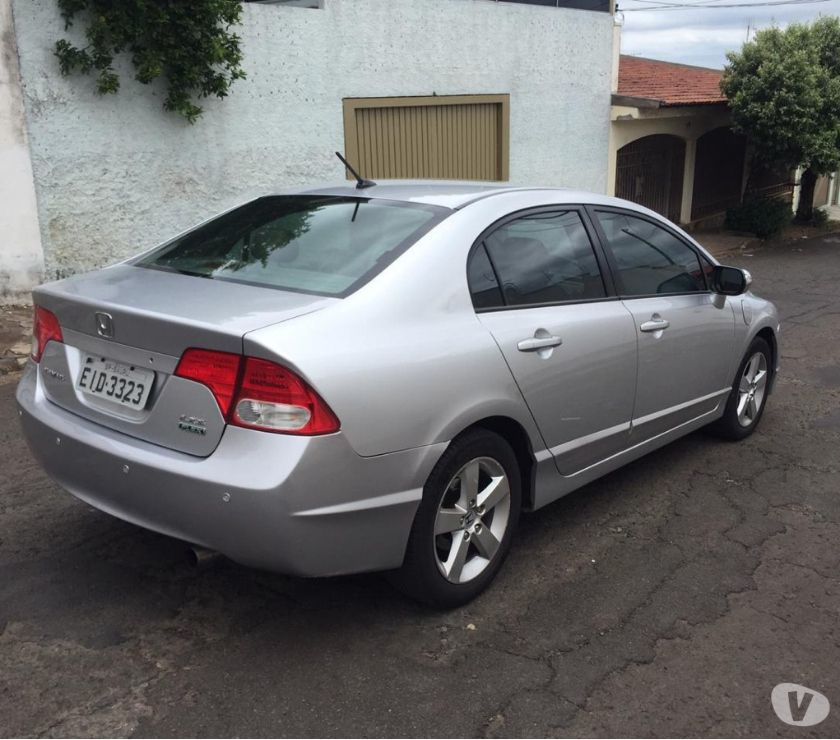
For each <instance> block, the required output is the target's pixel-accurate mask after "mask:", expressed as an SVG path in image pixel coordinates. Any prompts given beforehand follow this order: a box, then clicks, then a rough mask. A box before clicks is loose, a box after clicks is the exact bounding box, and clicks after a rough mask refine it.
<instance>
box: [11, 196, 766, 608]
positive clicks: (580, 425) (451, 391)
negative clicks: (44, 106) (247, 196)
mask: <svg viewBox="0 0 840 740" xmlns="http://www.w3.org/2000/svg"><path fill="white" fill-rule="evenodd" d="M360 185H361V187H353V186H352V185H340V186H337V187H331V188H323V189H317V190H308V191H301V192H294V193H283V194H276V195H268V196H266V197H262V198H258V199H256V200H253V201H251V202H249V203H246V204H245V205H242V206H240V207H238V208H235V209H233V210H231V211H228V212H226V213H224V214H222V215H220V216H217V217H215V218H213V219H211V220H209V221H207V222H205V223H203V224H201V225H199V226H198V227H196V228H194V229H191V230H189V231H187V232H185V233H183V234H181V235H179V236H177V237H176V238H175V239H173V240H171V241H169V242H167V243H166V244H164V245H162V246H160V247H157V248H155V249H153V250H151V251H149V252H146V253H144V254H141V255H139V256H137V257H135V258H133V259H130V260H128V261H126V262H123V263H120V264H117V265H114V266H111V267H108V268H106V269H103V270H99V271H96V272H92V273H89V274H85V275H79V276H76V277H72V278H69V279H66V280H61V281H58V282H55V283H50V284H48V285H44V286H42V287H40V288H38V289H36V290H35V291H34V303H35V330H34V339H33V349H32V362H30V363H29V365H28V367H27V368H26V371H25V373H24V376H23V379H22V380H21V382H20V386H19V388H18V391H17V400H18V404H19V408H20V414H21V419H22V423H23V428H24V431H25V434H26V437H27V439H28V440H29V443H30V445H31V448H32V450H33V452H34V453H35V455H36V456H37V457H38V459H39V460H40V462H41V464H42V465H43V466H44V468H45V469H46V470H47V472H48V473H49V474H50V475H51V476H52V477H53V478H54V479H55V480H56V481H57V482H58V483H59V484H60V485H61V486H62V487H64V488H65V489H67V490H68V491H70V493H72V494H73V495H75V496H77V497H78V498H80V499H82V500H83V501H86V502H88V503H89V504H91V505H92V506H95V507H97V508H99V509H101V510H103V511H106V512H108V513H110V514H113V515H115V516H117V517H120V518H122V519H125V520H127V521H129V522H133V523H135V524H137V525H140V526H142V527H147V528H149V529H152V530H155V531H157V532H162V533H164V534H167V535H171V536H174V537H178V538H181V539H183V540H186V541H188V542H191V543H194V544H196V545H199V546H201V547H204V548H208V549H211V550H213V551H216V552H221V553H223V554H225V555H227V556H228V557H230V558H232V559H234V560H236V561H238V562H241V563H244V564H247V565H250V566H255V567H262V568H269V569H273V570H277V571H281V572H285V573H290V574H297V575H303V576H326V575H333V574H340V573H354V572H360V571H374V570H390V571H392V574H391V575H392V577H393V580H394V582H395V583H397V584H398V585H399V586H400V587H401V588H402V589H403V590H404V591H406V592H407V593H409V594H411V595H412V596H414V597H416V598H418V599H422V600H425V601H427V602H430V603H433V604H437V605H440V606H452V605H456V604H460V603H464V602H466V601H468V600H469V599H471V598H473V597H474V596H475V595H477V594H478V593H479V592H480V591H481V590H482V589H484V588H485V587H486V586H487V585H488V584H489V582H490V581H491V580H492V579H493V577H494V576H495V575H496V573H497V572H498V570H499V568H500V566H501V565H502V561H503V560H504V558H505V555H506V554H507V552H508V549H509V548H510V544H511V538H512V537H513V535H514V531H515V529H516V525H517V520H518V518H519V514H520V512H521V511H522V510H534V509H539V508H540V507H542V506H545V505H546V504H549V503H551V502H552V501H554V500H555V499H557V498H559V497H561V496H563V495H565V494H567V493H569V492H570V491H573V490H575V489H576V488H579V487H580V486H582V485H584V484H586V483H588V482H590V481H592V480H594V479H596V478H598V477H599V476H602V475H604V474H605V473H608V472H609V471H611V470H615V469H616V468H618V467H619V466H621V465H624V464H625V463H627V462H629V461H631V460H634V459H636V458H638V457H640V456H642V455H644V454H646V453H648V452H650V451H651V450H654V449H656V448H658V447H661V446H662V445H664V444H667V443H668V442H671V441H672V440H674V439H676V438H678V437H681V436H683V435H685V434H688V433H689V432H692V431H693V430H695V429H698V428H700V427H703V426H706V425H712V427H713V428H714V429H715V430H716V431H717V432H718V433H719V434H721V435H723V436H725V437H728V438H730V439H740V438H743V437H746V436H747V435H748V434H750V433H751V432H752V431H753V430H754V429H755V427H756V425H757V424H758V422H759V420H760V418H761V415H762V411H763V410H764V406H765V403H766V401H767V397H768V394H769V392H770V390H771V387H772V384H773V379H774V377H775V374H776V369H777V362H778V357H779V350H778V337H779V320H778V316H777V313H776V309H775V308H774V306H773V305H772V304H771V303H769V302H768V301H766V300H762V299H761V298H758V297H757V296H755V295H753V294H752V293H751V292H750V291H749V286H750V277H749V275H748V274H747V273H746V272H744V271H742V270H739V269H736V268H731V267H724V266H721V265H719V264H718V263H717V261H716V260H715V259H714V258H713V257H711V256H710V255H709V254H708V253H707V252H706V251H705V250H704V249H703V248H702V247H701V246H700V245H699V244H698V243H697V242H696V241H695V240H694V239H692V238H691V237H690V236H689V235H688V234H686V233H685V232H683V231H682V230H681V229H679V228H678V227H676V226H674V225H673V224H671V223H669V222H668V221H666V220H664V219H663V218H661V217H660V216H658V215H657V214H655V213H653V212H651V211H649V210H647V209H644V208H641V207H639V206H637V205H634V204H632V203H628V202H626V201H621V200H617V199H614V198H608V197H604V196H600V195H594V194H592V193H585V192H576V191H569V190H558V189H537V188H513V187H497V186H490V185H474V184H458V183H428V182H423V183H387V184H379V185H372V184H370V183H367V182H363V183H360Z"/></svg>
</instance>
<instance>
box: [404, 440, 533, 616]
mask: <svg viewBox="0 0 840 740" xmlns="http://www.w3.org/2000/svg"><path fill="white" fill-rule="evenodd" d="M505 488H507V494H506V495H505ZM521 502H522V491H521V481H520V471H519V464H518V462H517V459H516V455H515V454H514V452H513V450H512V449H511V447H510V445H509V444H508V443H507V442H506V441H505V440H504V439H503V438H502V437H500V436H499V435H498V434H495V433H494V432H491V431H489V430H486V429H474V430H470V431H468V432H465V433H464V434H462V435H461V436H460V437H457V438H456V439H455V440H453V442H452V444H451V445H450V446H449V447H448V449H447V450H446V452H444V453H443V455H442V456H441V458H440V460H438V462H437V464H436V465H435V467H434V469H433V470H432V472H431V474H430V475H429V478H428V480H427V481H426V485H425V486H424V488H423V498H422V500H421V502H420V506H419V508H418V510H417V514H416V515H415V518H414V522H413V524H412V527H411V534H410V536H409V540H408V546H407V548H406V555H405V560H404V562H403V566H402V568H400V569H399V570H397V571H394V572H393V573H391V574H390V580H391V582H392V583H393V584H394V585H395V586H396V587H397V588H398V589H399V590H401V591H402V592H403V593H405V594H407V595H408V596H410V597H411V598H413V599H416V600H417V601H420V602H423V603H425V604H429V605H431V606H434V607H438V608H454V607H457V606H461V605H462V604H466V603H467V602H469V601H471V600H472V599H474V598H475V597H476V596H478V594H480V593H481V592H482V591H483V590H484V589H485V588H487V586H488V585H489V584H490V582H491V581H492V580H493V578H494V577H495V576H496V573H498V571H499V568H501V566H502V563H503V562H504V560H505V557H506V556H507V554H508V551H509V550H510V544H511V540H512V538H513V535H514V532H515V530H516V526H517V523H518V521H519V512H520V509H521ZM490 504H492V506H490ZM459 516H460V521H459V519H458V517H459ZM442 530H451V531H442ZM488 556H489V557H488Z"/></svg>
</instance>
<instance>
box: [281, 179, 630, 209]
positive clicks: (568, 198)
mask: <svg viewBox="0 0 840 740" xmlns="http://www.w3.org/2000/svg"><path fill="white" fill-rule="evenodd" d="M529 191H539V192H543V193H545V192H546V191H549V192H552V193H556V198H555V199H554V201H555V202H556V203H593V204H596V205H619V204H625V203H626V202H625V201H622V200H620V199H618V198H611V197H609V196H606V195H599V194H597V193H589V192H586V191H584V190H572V189H568V188H548V187H545V188H544V187H521V186H516V185H510V184H496V183H488V182H458V181H451V180H445V181H437V180H381V181H378V182H377V183H376V184H375V185H372V186H371V187H367V188H364V189H361V190H360V189H357V188H356V186H355V185H354V184H353V183H352V182H347V183H343V184H341V185H331V186H330V185H327V186H323V187H317V188H312V189H306V190H301V191H297V192H298V193H299V194H306V195H336V196H344V197H350V198H358V197H360V196H361V197H365V198H381V199H383V200H397V201H404V202H405V201H408V202H411V203H425V204H427V205H433V206H443V207H445V208H451V209H453V210H456V209H458V208H463V207H464V206H466V205H468V204H469V203H473V202H475V201H477V200H483V199H485V198H489V197H491V196H493V195H500V194H502V193H511V192H529Z"/></svg>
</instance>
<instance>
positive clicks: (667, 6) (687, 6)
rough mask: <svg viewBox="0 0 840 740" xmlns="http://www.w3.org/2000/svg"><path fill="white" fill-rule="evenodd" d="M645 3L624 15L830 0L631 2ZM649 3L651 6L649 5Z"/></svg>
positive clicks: (625, 9) (805, 3)
mask: <svg viewBox="0 0 840 740" xmlns="http://www.w3.org/2000/svg"><path fill="white" fill-rule="evenodd" d="M631 1H632V2H636V3H644V4H645V5H646V7H641V8H624V7H622V8H621V12H622V13H634V12H643V11H646V10H717V9H718V8H766V7H770V6H774V5H813V4H815V3H827V2H829V0H760V2H746V3H726V4H724V3H721V2H718V0H699V1H698V2H694V3H691V2H685V3H678V2H663V0H631ZM648 3H649V5H647V4H648Z"/></svg>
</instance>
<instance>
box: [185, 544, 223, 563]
mask: <svg viewBox="0 0 840 740" xmlns="http://www.w3.org/2000/svg"><path fill="white" fill-rule="evenodd" d="M187 557H188V559H189V561H190V564H191V565H192V566H193V567H194V568H208V567H210V566H211V565H212V564H213V563H215V562H217V561H218V560H219V558H221V555H220V554H219V553H218V552H216V551H215V550H208V549H207V548H206V547H201V546H199V545H190V549H189V550H188V552H187Z"/></svg>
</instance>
